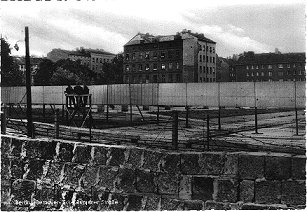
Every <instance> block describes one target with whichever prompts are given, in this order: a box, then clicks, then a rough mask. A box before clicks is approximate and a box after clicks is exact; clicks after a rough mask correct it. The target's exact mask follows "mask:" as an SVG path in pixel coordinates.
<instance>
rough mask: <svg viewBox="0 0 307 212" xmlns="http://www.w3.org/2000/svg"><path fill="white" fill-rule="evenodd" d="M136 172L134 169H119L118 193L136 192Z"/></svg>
mask: <svg viewBox="0 0 307 212" xmlns="http://www.w3.org/2000/svg"><path fill="white" fill-rule="evenodd" d="M135 181H136V176H135V171H134V170H133V169H128V168H124V169H119V170H118V175H117V178H116V182H115V189H116V192H125V193H133V192H135Z"/></svg>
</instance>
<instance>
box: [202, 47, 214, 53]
mask: <svg viewBox="0 0 307 212" xmlns="http://www.w3.org/2000/svg"><path fill="white" fill-rule="evenodd" d="M202 51H203V52H208V51H209V52H210V53H212V54H215V48H214V47H211V46H210V47H208V46H206V45H203V46H202Z"/></svg>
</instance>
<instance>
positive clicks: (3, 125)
mask: <svg viewBox="0 0 307 212" xmlns="http://www.w3.org/2000/svg"><path fill="white" fill-rule="evenodd" d="M6 112H7V110H6V105H5V104H4V106H3V111H2V114H1V134H3V135H5V134H6Z"/></svg>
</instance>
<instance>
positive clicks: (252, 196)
mask: <svg viewBox="0 0 307 212" xmlns="http://www.w3.org/2000/svg"><path fill="white" fill-rule="evenodd" d="M1 153H2V154H1V203H2V204H1V209H2V210H27V209H30V210H56V209H73V210H105V209H108V210H200V209H283V208H305V201H306V199H305V195H306V189H305V162H306V158H305V156H293V155H288V154H269V153H260V152H258V153H247V152H235V153H233V152H232V153H225V152H203V153H195V152H175V151H162V150H150V149H143V148H137V147H132V146H110V145H109V146H108V145H100V144H82V143H78V142H68V141H63V140H48V139H45V140H44V139H39V140H38V139H27V138H22V137H13V136H2V141H1Z"/></svg>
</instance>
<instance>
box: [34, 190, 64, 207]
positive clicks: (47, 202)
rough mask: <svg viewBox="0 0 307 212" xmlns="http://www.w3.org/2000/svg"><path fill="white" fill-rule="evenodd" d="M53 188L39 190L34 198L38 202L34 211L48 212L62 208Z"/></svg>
mask: <svg viewBox="0 0 307 212" xmlns="http://www.w3.org/2000/svg"><path fill="white" fill-rule="evenodd" d="M54 196H55V194H54V189H53V188H44V187H43V188H41V189H37V190H36V193H35V196H34V198H35V199H36V200H37V201H38V202H36V204H35V207H34V208H33V210H35V211H38V210H40V211H42V210H43V211H44V210H45V211H46V210H56V209H59V208H60V206H61V202H60V201H55V198H54Z"/></svg>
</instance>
